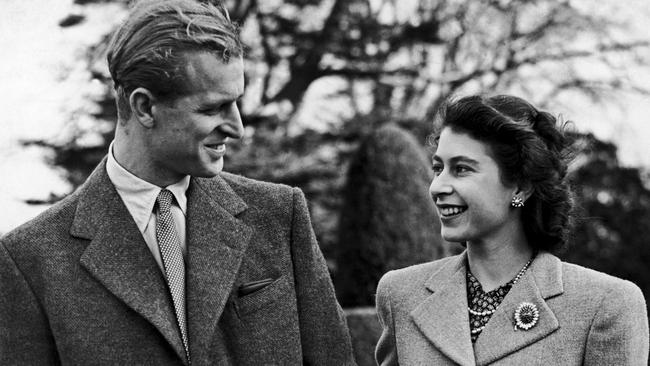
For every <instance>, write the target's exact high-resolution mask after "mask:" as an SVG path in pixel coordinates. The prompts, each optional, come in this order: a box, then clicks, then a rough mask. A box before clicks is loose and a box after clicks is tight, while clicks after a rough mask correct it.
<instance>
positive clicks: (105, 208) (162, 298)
mask: <svg viewBox="0 0 650 366" xmlns="http://www.w3.org/2000/svg"><path fill="white" fill-rule="evenodd" d="M105 163H106V159H104V161H102V163H100V165H99V166H98V167H97V168H96V169H95V171H94V172H93V173H92V174H91V176H90V177H89V178H88V180H87V182H86V184H85V185H84V186H83V188H81V189H80V192H79V203H78V205H77V211H76V212H75V216H74V221H73V224H72V226H71V229H70V233H71V234H72V235H73V236H75V237H79V238H84V239H89V240H90V244H89V245H88V247H86V249H85V251H84V253H83V254H82V256H81V259H80V261H81V265H82V266H83V267H84V268H86V270H88V272H89V273H90V274H91V275H92V276H93V277H95V279H97V280H98V281H99V282H100V283H101V284H102V285H103V286H105V287H106V289H108V290H109V291H110V292H111V293H113V295H115V296H116V297H117V298H119V299H120V300H121V301H123V302H124V303H125V304H126V305H127V306H129V307H130V308H131V309H133V310H135V311H136V312H137V313H138V314H140V315H141V316H142V317H144V318H145V319H147V320H148V321H149V322H150V323H151V324H153V325H154V326H155V327H156V328H157V329H158V331H159V332H160V333H161V334H162V335H163V336H164V337H165V339H166V340H167V342H169V344H170V345H171V346H172V347H173V348H174V350H175V351H176V353H177V354H178V355H179V357H180V358H181V359H183V360H184V359H185V353H184V352H185V351H184V350H183V344H182V341H181V336H180V332H179V330H178V325H177V324H176V319H175V316H174V312H173V308H172V305H171V301H170V299H169V296H168V293H169V291H168V290H167V287H166V285H165V282H164V278H163V276H162V273H161V271H160V269H159V267H158V265H157V264H156V262H155V260H154V258H153V256H152V255H151V252H150V251H149V249H148V248H147V245H146V243H145V242H144V239H143V238H142V234H141V233H140V231H139V230H138V228H137V226H136V224H135V221H134V220H133V218H132V217H131V215H130V214H129V212H128V210H127V208H126V206H125V205H124V203H123V202H122V199H121V198H120V197H119V195H118V193H117V191H116V190H115V188H114V186H113V184H112V182H111V181H110V179H109V178H108V175H107V174H106V168H105Z"/></svg>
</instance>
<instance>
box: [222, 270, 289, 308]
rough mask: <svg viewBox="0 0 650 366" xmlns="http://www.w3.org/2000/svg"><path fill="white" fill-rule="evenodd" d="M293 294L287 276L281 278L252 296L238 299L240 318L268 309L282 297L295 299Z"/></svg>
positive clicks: (236, 304) (236, 303)
mask: <svg viewBox="0 0 650 366" xmlns="http://www.w3.org/2000/svg"><path fill="white" fill-rule="evenodd" d="M292 292H293V291H292V286H291V285H290V283H289V280H288V279H287V276H286V275H284V276H281V277H280V278H278V279H277V280H275V281H274V282H272V283H270V284H268V285H266V286H265V287H264V288H261V289H259V290H257V291H255V292H253V293H251V294H248V295H245V296H241V297H238V298H237V299H236V300H235V306H236V307H237V313H239V316H244V315H246V314H250V313H253V312H255V311H257V310H259V309H262V308H265V307H267V306H268V305H270V304H272V303H274V302H275V301H276V300H278V299H280V298H281V297H284V298H287V297H288V298H293V295H292Z"/></svg>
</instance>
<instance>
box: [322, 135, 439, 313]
mask: <svg viewBox="0 0 650 366" xmlns="http://www.w3.org/2000/svg"><path fill="white" fill-rule="evenodd" d="M429 165H430V164H429V162H428V159H427V157H426V153H425V152H424V150H423V148H422V147H421V146H420V144H418V143H417V141H416V139H415V138H414V137H413V136H412V135H411V134H409V133H408V132H406V131H405V130H403V129H401V128H399V127H396V126H394V125H387V126H384V127H381V128H380V129H378V130H377V131H375V132H374V133H371V134H370V135H369V136H368V137H367V138H366V139H365V141H364V142H363V143H362V144H361V146H360V148H359V150H358V152H357V154H356V156H354V157H353V158H352V162H351V164H350V168H349V172H348V179H347V185H346V187H345V189H344V192H343V199H344V201H343V208H342V212H341V216H340V224H339V242H338V247H337V248H336V249H335V255H336V262H337V265H338V268H337V269H336V275H335V276H334V279H335V287H336V289H337V291H338V292H337V294H338V296H339V301H340V302H341V304H342V305H343V306H363V305H374V295H375V290H376V288H377V282H378V281H379V278H380V277H381V276H382V275H383V274H384V273H386V272H387V271H389V270H391V269H396V268H401V267H405V266H408V265H412V264H416V263H422V262H427V261H430V260H433V259H435V258H439V257H440V256H441V255H442V245H441V242H442V240H441V238H440V235H439V232H440V230H439V221H438V217H437V216H436V213H435V207H434V205H433V202H432V200H431V198H430V197H429V194H428V186H429V184H430V183H431V169H430V168H429Z"/></svg>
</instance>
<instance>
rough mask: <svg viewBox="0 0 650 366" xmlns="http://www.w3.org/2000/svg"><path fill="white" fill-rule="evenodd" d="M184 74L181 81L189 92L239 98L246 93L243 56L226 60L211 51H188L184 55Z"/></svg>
mask: <svg viewBox="0 0 650 366" xmlns="http://www.w3.org/2000/svg"><path fill="white" fill-rule="evenodd" d="M183 57H184V58H185V62H184V67H183V69H184V73H183V74H184V76H183V80H182V81H181V82H182V84H184V87H185V88H186V89H187V92H188V93H189V94H195V93H203V94H206V97H211V98H213V97H214V96H217V95H218V96H220V97H221V98H224V97H225V98H228V99H237V98H239V97H240V96H241V95H242V94H243V93H244V67H243V60H242V58H241V57H236V58H232V59H230V60H229V61H228V62H225V61H224V60H223V59H222V58H221V57H220V56H219V55H216V54H213V53H209V52H188V53H186V54H185V55H184V56H183Z"/></svg>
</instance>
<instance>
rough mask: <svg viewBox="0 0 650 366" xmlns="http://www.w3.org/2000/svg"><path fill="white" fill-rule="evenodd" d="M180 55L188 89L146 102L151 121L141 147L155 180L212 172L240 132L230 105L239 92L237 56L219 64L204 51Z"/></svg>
mask: <svg viewBox="0 0 650 366" xmlns="http://www.w3.org/2000/svg"><path fill="white" fill-rule="evenodd" d="M185 59H186V65H185V73H186V80H185V89H186V90H187V91H188V92H187V93H184V94H183V96H180V97H177V98H175V99H173V100H171V101H155V102H154V103H153V104H152V109H151V113H152V116H153V119H154V124H155V125H154V127H153V128H152V129H151V131H150V134H149V136H148V139H147V145H148V147H147V149H146V151H147V153H148V154H149V155H150V156H149V157H148V158H149V159H148V160H149V161H150V164H149V165H150V167H151V169H152V170H151V171H150V173H151V174H153V176H154V177H156V179H155V180H156V182H155V183H156V184H159V185H161V184H171V183H174V182H176V181H178V180H180V179H181V178H182V177H184V176H186V175H191V176H195V177H214V176H215V175H217V174H218V173H219V172H220V171H221V169H222V168H223V156H224V154H225V153H226V144H227V142H228V140H229V139H230V138H234V139H239V138H240V137H241V136H242V134H243V125H242V121H241V116H240V115H239V109H238V108H237V104H236V102H237V100H238V99H239V98H240V97H241V96H242V95H243V93H244V66H243V61H242V59H241V58H239V57H238V58H236V59H232V60H230V62H228V63H224V62H223V61H222V60H221V59H220V58H219V57H217V56H215V55H213V54H210V53H207V52H192V53H187V54H186V55H185Z"/></svg>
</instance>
